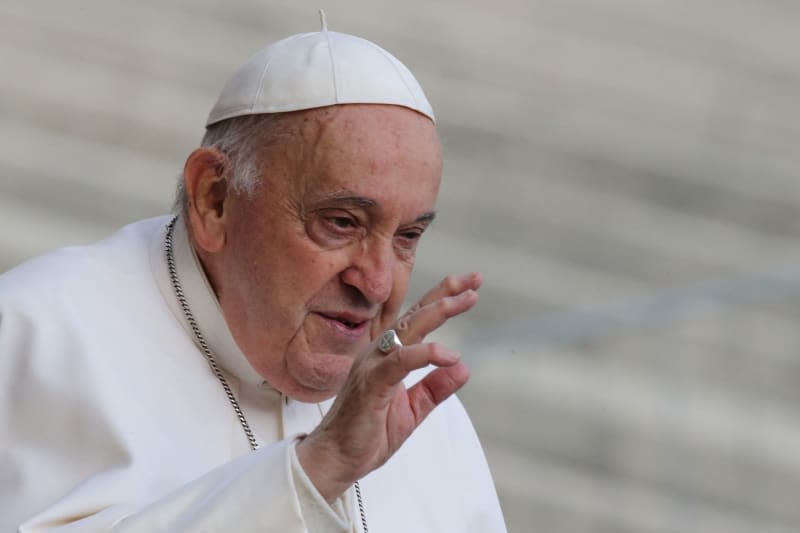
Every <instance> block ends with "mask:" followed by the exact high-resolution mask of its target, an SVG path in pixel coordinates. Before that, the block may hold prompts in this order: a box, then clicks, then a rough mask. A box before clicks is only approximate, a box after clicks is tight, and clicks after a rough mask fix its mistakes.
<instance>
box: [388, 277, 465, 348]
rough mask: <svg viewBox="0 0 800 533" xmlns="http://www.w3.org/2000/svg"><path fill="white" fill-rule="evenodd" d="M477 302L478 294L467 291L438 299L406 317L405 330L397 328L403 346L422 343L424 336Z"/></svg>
mask: <svg viewBox="0 0 800 533" xmlns="http://www.w3.org/2000/svg"><path fill="white" fill-rule="evenodd" d="M477 302H478V293H477V292H475V291H474V290H473V289H468V290H466V291H464V292H462V293H460V294H458V295H456V296H447V297H444V298H440V299H438V300H436V301H434V302H433V303H430V304H428V305H426V306H424V307H421V308H420V309H418V310H416V311H415V312H414V313H413V314H412V315H410V316H408V319H407V321H406V323H405V329H401V328H400V327H399V326H398V328H397V333H398V335H399V337H400V340H401V341H402V342H403V344H414V343H418V342H422V340H423V339H424V338H425V336H426V335H428V334H429V333H430V332H432V331H433V330H435V329H436V328H438V327H439V326H441V325H442V324H444V323H445V322H447V320H448V319H450V318H452V317H454V316H456V315H460V314H461V313H464V312H466V311H469V310H470V309H472V307H473V306H474V305H475V304H476V303H477Z"/></svg>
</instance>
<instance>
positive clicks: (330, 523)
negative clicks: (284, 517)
mask: <svg viewBox="0 0 800 533" xmlns="http://www.w3.org/2000/svg"><path fill="white" fill-rule="evenodd" d="M304 436H305V435H299V436H297V437H295V441H294V443H293V444H292V445H291V446H290V447H289V461H290V467H291V472H292V480H293V481H294V486H295V490H296V491H297V499H298V500H299V502H300V510H301V512H302V513H303V520H305V522H306V528H307V529H308V531H314V532H316V531H319V532H324V533H328V532H330V533H341V532H344V531H352V524H351V521H350V517H349V514H348V513H347V512H346V508H345V502H344V496H340V497H339V498H336V501H335V502H333V504H329V503H328V502H327V501H325V498H323V497H322V495H321V494H320V493H319V491H318V490H317V487H315V486H314V484H313V483H312V482H311V480H310V479H309V477H308V475H307V474H306V471H305V470H303V466H302V465H301V464H300V460H299V459H298V458H297V451H296V450H295V447H296V446H297V443H298V442H299V441H300V440H301V439H302V437H304Z"/></svg>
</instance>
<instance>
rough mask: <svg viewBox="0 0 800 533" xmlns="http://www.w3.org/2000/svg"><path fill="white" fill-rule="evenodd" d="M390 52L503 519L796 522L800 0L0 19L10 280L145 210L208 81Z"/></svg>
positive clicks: (28, 13)
mask: <svg viewBox="0 0 800 533" xmlns="http://www.w3.org/2000/svg"><path fill="white" fill-rule="evenodd" d="M318 7H324V8H326V10H327V15H328V23H329V26H330V28H331V29H333V30H338V31H343V32H348V33H355V34H357V35H360V36H363V37H366V38H368V39H370V40H373V41H375V42H377V43H379V44H380V45H382V46H383V47H385V48H387V49H388V50H390V51H391V52H393V53H394V54H395V55H396V56H398V57H399V58H400V59H401V60H403V61H404V62H405V63H406V64H407V65H408V66H409V67H410V68H411V70H412V71H413V72H414V73H415V74H416V75H417V77H418V78H419V80H420V82H421V83H422V85H423V87H425V88H426V91H427V93H428V96H429V98H430V100H431V102H432V103H433V105H434V108H435V110H436V112H437V116H438V120H439V122H438V123H439V128H440V132H441V135H442V137H443V139H444V143H445V154H446V166H445V184H444V187H443V190H442V195H441V200H440V219H438V220H437V222H436V224H435V226H434V229H433V230H432V231H431V232H430V233H429V236H428V237H426V241H425V242H424V244H423V247H422V250H421V252H420V257H419V260H418V268H417V274H416V281H415V285H414V288H413V291H412V293H413V294H412V296H418V295H420V294H421V293H422V292H423V291H424V290H425V289H426V288H427V287H428V286H429V285H431V284H433V283H435V282H437V281H438V280H439V279H441V278H442V277H443V276H444V275H446V274H447V273H449V272H452V271H465V270H481V271H482V272H483V273H484V275H485V278H486V283H485V286H484V288H483V289H482V290H481V294H482V300H481V303H480V305H479V307H478V308H477V309H476V310H474V311H473V312H472V313H471V314H470V315H468V316H465V317H461V318H459V319H458V320H456V321H454V322H452V323H451V324H449V325H448V326H447V327H446V328H444V329H443V330H441V331H440V332H439V333H438V336H439V338H440V340H444V341H446V342H450V343H451V344H453V345H455V346H456V347H458V348H459V349H460V350H462V351H463V353H464V354H465V357H466V358H467V359H468V360H469V362H470V363H471V366H472V369H473V378H472V380H471V382H470V384H469V385H468V386H467V388H466V389H465V390H464V392H463V393H462V394H461V397H462V400H463V402H464V403H465V404H466V405H467V407H468V409H469V410H470V412H471V414H472V416H473V418H474V422H475V425H476V427H477V429H478V432H479V434H480V436H481V439H482V441H483V443H484V446H485V449H486V453H487V456H488V458H489V462H490V465H491V467H492V470H493V472H494V476H495V480H496V483H497V488H498V492H499V494H500V498H501V501H502V505H503V507H504V510H505V514H506V519H507V522H508V526H509V530H510V531H513V532H548V533H590V532H591V533H601V532H602V533H612V532H613V533H634V532H635V533H656V532H675V533H677V532H692V533H695V532H696V533H700V532H702V533H738V532H758V533H763V532H774V533H777V532H796V531H798V530H800V506H799V505H797V501H798V495H800V387H798V383H800V360H799V359H798V352H799V351H800V330H799V329H798V327H797V325H796V322H795V321H796V320H797V319H798V318H800V247H798V246H797V242H796V241H797V238H798V236H800V217H799V216H798V207H800V150H798V146H800V100H799V99H798V95H799V94H800V37H799V35H800V32H798V22H800V3H796V2H788V1H785V0H725V1H722V0H692V1H689V0H670V1H665V0H537V1H522V0H496V1H493V2H479V1H477V0H462V1H460V2H456V1H447V0H441V1H428V2H422V1H419V0H413V1H405V2H386V1H371V2H367V1H354V0H348V1H339V2H335V3H334V2H316V3H311V2H299V1H295V0H284V1H279V2H272V1H266V0H261V1H257V0H225V1H222V0H159V1H155V0H140V1H137V2H133V1H128V2H122V1H113V2H109V1H105V0H79V1H78V0H76V1H71V2H60V1H57V0H53V1H50V2H42V1H29V2H18V1H10V0H4V1H0V64H2V67H3V68H2V75H0V138H1V139H2V142H0V271H3V270H6V269H8V268H11V267H12V266H13V265H15V264H17V263H19V262H20V261H22V260H24V259H25V258H28V257H31V256H33V255H35V254H38V253H40V252H43V251H45V250H49V249H51V248H54V247H57V246H63V245H69V244H78V243H87V242H91V241H93V240H96V239H98V238H100V237H103V236H105V235H108V234H109V233H110V232H112V231H113V230H115V229H116V228H118V227H120V226H122V225H124V224H126V223H128V222H131V221H134V220H137V219H139V218H142V217H148V216H152V215H157V214H162V213H165V212H166V211H167V210H168V209H169V208H170V205H171V199H172V191H173V189H174V183H175V179H176V177H177V175H178V174H179V172H180V171H181V169H182V165H183V161H184V158H185V156H186V155H187V154H188V153H189V151H190V150H191V149H193V148H194V147H195V146H196V145H197V143H198V142H199V139H200V138H201V136H202V131H203V124H204V121H205V117H206V114H207V112H208V110H209V109H210V107H211V105H212V104H213V102H214V100H215V98H216V94H217V93H218V91H219V90H220V88H221V87H222V84H223V83H224V81H225V79H226V78H227V77H228V75H229V74H230V73H231V72H232V71H233V70H234V68H235V67H236V66H237V65H238V64H239V63H241V62H242V61H243V60H244V59H245V58H247V57H249V56H250V55H251V54H252V53H254V52H255V51H256V50H258V49H259V48H261V47H262V46H263V45H265V44H266V43H269V42H272V41H274V40H277V39H279V38H282V37H285V36H287V35H289V34H292V33H297V32H304V31H316V30H317V29H318V28H319V23H318V18H317V13H316V9H317V8H318Z"/></svg>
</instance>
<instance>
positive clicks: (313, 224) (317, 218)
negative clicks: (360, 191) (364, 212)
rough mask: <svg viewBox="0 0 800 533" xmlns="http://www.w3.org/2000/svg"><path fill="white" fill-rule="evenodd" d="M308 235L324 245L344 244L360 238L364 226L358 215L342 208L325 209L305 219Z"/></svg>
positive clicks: (336, 245) (335, 245)
mask: <svg viewBox="0 0 800 533" xmlns="http://www.w3.org/2000/svg"><path fill="white" fill-rule="evenodd" d="M306 231H307V232H308V235H309V236H310V237H311V238H312V239H313V240H314V241H316V242H317V243H319V244H320V245H322V246H325V247H338V246H344V245H346V244H347V243H350V242H352V241H354V240H358V239H360V238H361V237H362V236H363V234H364V232H365V227H364V225H363V223H362V222H361V220H360V219H359V218H358V215H356V214H354V213H352V212H350V211H347V210H343V209H326V210H320V211H317V212H316V213H314V215H313V216H311V217H309V219H308V220H307V221H306Z"/></svg>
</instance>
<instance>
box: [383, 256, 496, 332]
mask: <svg viewBox="0 0 800 533" xmlns="http://www.w3.org/2000/svg"><path fill="white" fill-rule="evenodd" d="M482 283H483V277H482V276H481V274H480V273H478V272H470V273H468V274H461V275H452V276H447V277H446V278H444V279H443V280H442V281H441V282H440V283H439V284H438V285H437V286H436V287H434V288H433V289H431V290H430V291H428V292H427V293H426V294H425V296H423V297H422V298H421V299H420V300H419V301H418V302H417V303H416V304H415V305H413V306H412V307H411V308H410V309H409V310H408V311H406V312H405V313H404V314H403V316H401V317H400V318H399V319H398V321H397V325H396V326H395V328H396V329H397V331H398V332H407V333H406V334H401V338H402V339H403V341H404V342H406V343H410V342H420V341H421V340H422V339H423V338H424V337H425V335H427V334H428V333H430V332H431V331H433V330H434V329H436V328H437V327H439V326H441V325H442V324H443V323H444V322H443V321H441V322H436V321H434V322H433V323H432V324H429V325H426V324H427V321H425V323H423V324H416V327H415V328H414V330H415V331H409V330H411V326H412V318H413V319H414V321H416V320H417V318H416V317H418V316H419V314H420V313H419V312H420V311H421V310H422V309H424V308H427V307H429V306H431V305H441V306H442V307H443V308H440V311H448V306H450V305H451V303H452V302H451V303H444V304H439V303H438V302H441V301H442V300H447V299H452V298H453V297H455V296H459V295H462V294H464V293H465V292H468V291H473V292H474V291H477V290H478V289H479V288H480V286H481V284H482ZM468 298H471V296H470V297H468ZM455 303H458V300H455ZM474 304H475V302H472V305H474ZM470 307H471V305H470ZM467 309H469V307H467V308H466V309H463V310H460V311H458V312H455V313H453V314H449V315H448V316H446V317H444V320H447V319H448V318H451V317H453V316H455V315H457V314H459V313H463V312H464V311H466V310H467ZM425 316H427V318H429V319H430V318H433V317H432V316H430V313H425ZM422 330H426V331H424V332H423V331H422Z"/></svg>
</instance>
